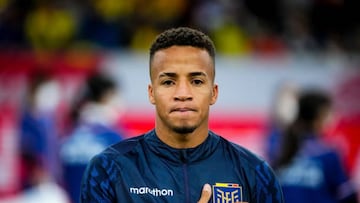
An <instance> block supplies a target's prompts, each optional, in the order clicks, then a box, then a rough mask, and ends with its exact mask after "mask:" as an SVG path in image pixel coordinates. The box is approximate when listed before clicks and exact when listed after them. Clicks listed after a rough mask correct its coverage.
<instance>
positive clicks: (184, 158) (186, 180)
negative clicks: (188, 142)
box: [181, 150, 190, 203]
mask: <svg viewBox="0 0 360 203" xmlns="http://www.w3.org/2000/svg"><path fill="white" fill-rule="evenodd" d="M186 155H187V154H186V150H183V151H181V159H182V162H183V165H182V169H183V174H184V184H185V185H184V188H185V203H190V188H189V178H188V172H187V156H186Z"/></svg>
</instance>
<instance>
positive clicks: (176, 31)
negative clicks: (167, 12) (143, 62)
mask: <svg viewBox="0 0 360 203" xmlns="http://www.w3.org/2000/svg"><path fill="white" fill-rule="evenodd" d="M174 45H178V46H192V47H197V48H200V49H205V50H206V51H207V52H208V53H209V55H210V56H211V58H212V59H213V62H215V46H214V43H213V42H212V40H211V39H210V38H209V37H208V36H207V35H206V34H204V33H203V32H201V31H199V30H195V29H192V28H188V27H179V28H171V29H168V30H165V31H164V32H163V33H161V34H159V35H158V36H157V37H156V39H155V41H154V42H153V43H152V45H151V47H150V62H151V61H152V59H153V56H154V54H155V53H156V52H157V51H159V50H161V49H166V48H169V47H171V46H174Z"/></svg>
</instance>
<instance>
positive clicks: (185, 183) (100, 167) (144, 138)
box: [81, 27, 283, 203]
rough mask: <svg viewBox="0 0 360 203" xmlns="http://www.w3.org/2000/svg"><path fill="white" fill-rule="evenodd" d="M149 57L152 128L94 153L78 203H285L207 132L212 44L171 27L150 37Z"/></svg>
mask: <svg viewBox="0 0 360 203" xmlns="http://www.w3.org/2000/svg"><path fill="white" fill-rule="evenodd" d="M149 58H150V60H149V76H150V84H149V85H148V98H149V101H150V103H151V104H153V105H155V112H156V116H155V128H154V129H153V130H151V131H149V132H146V133H144V134H143V135H140V136H137V137H134V138H130V139H127V140H125V141H122V142H119V143H117V144H115V145H112V146H110V147H108V148H107V149H106V150H105V151H103V152H101V153H99V154H98V155H96V156H95V157H94V158H93V159H92V160H91V162H90V164H89V165H88V167H87V169H86V171H85V173H84V176H83V180H82V186H81V202H104V203H105V202H174V203H175V202H197V201H198V203H205V202H209V201H212V202H252V203H256V202H257V203H260V202H279V203H280V202H283V197H282V191H281V187H280V184H279V183H278V181H277V179H276V178H275V175H274V174H273V172H272V170H271V168H270V167H269V166H268V164H267V163H266V162H265V161H264V160H261V159H260V158H258V156H256V155H255V154H253V153H252V152H250V151H249V150H247V149H245V148H243V147H241V146H239V145H236V144H234V143H231V142H229V141H228V140H225V139H224V138H222V137H220V136H219V135H217V134H215V133H214V132H212V131H210V130H209V128H208V124H209V108H210V106H211V105H213V104H215V103H216V100H217V97H218V85H217V84H216V83H215V47H214V45H213V42H212V41H211V39H210V38H209V37H208V36H207V35H205V34H204V33H202V32H200V31H198V30H195V29H191V28H187V27H179V28H171V29H168V30H166V31H164V32H163V33H161V34H160V35H158V36H157V37H156V38H155V41H154V42H153V44H152V45H151V48H150V57H149ZM139 119H141V118H139ZM210 185H212V186H210ZM211 199H213V200H211Z"/></svg>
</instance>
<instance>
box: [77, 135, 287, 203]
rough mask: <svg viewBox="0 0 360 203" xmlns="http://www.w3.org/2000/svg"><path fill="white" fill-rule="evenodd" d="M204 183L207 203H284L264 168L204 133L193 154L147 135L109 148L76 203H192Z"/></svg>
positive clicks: (89, 169)
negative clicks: (209, 192) (208, 190)
mask: <svg viewBox="0 0 360 203" xmlns="http://www.w3.org/2000/svg"><path fill="white" fill-rule="evenodd" d="M205 183H209V184H210V185H212V189H213V196H212V198H211V200H210V202H212V201H213V202H226V203H228V202H235V201H241V202H248V203H250V202H251V203H275V202H283V196H282V191H281V187H280V185H279V183H278V181H277V180H276V178H275V176H274V173H273V171H272V169H271V168H270V167H269V166H268V164H267V163H266V162H264V161H263V160H262V159H260V158H258V157H257V156H256V155H255V154H253V153H251V152H250V151H248V150H246V149H245V148H243V147H241V146H239V145H237V144H234V143H231V142H229V141H227V140H225V139H224V138H222V137H220V136H218V135H216V134H215V133H213V132H211V131H209V136H208V137H207V139H206V140H205V141H204V142H203V143H202V144H200V145H199V146H197V147H195V148H189V149H174V148H172V147H170V146H168V145H166V144H165V143H163V142H162V141H161V140H160V139H159V138H158V137H157V135H156V133H155V130H152V131H150V132H148V133H146V134H144V135H141V136H138V137H134V138H130V139H127V140H124V141H122V142H119V143H117V144H115V145H112V146H110V147H108V148H107V149H106V150H105V151H103V152H102V153H100V154H98V155H96V156H95V157H94V158H93V159H92V160H91V162H90V164H89V165H88V167H87V169H86V171H85V173H84V176H83V181H82V188H81V197H80V199H81V202H83V203H92V202H102V203H105V202H114V203H115V202H118V203H120V202H122V203H130V202H136V203H141V202H146V203H152V202H154V203H155V202H156V203H159V202H171V203H196V202H197V201H198V200H199V198H200V195H201V191H202V187H203V185H204V184H205Z"/></svg>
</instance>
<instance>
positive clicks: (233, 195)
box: [213, 183, 243, 203]
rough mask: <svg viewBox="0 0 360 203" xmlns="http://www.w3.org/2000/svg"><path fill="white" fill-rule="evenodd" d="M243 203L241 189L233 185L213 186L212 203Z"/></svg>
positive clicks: (237, 185) (217, 184)
mask: <svg viewBox="0 0 360 203" xmlns="http://www.w3.org/2000/svg"><path fill="white" fill-rule="evenodd" d="M235 202H243V195H242V187H241V186H239V184H234V183H216V184H215V185H213V203H235Z"/></svg>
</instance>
